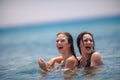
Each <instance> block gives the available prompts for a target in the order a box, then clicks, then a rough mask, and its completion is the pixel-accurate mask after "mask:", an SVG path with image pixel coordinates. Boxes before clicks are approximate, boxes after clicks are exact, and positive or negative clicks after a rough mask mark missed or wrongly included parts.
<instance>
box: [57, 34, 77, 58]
mask: <svg viewBox="0 0 120 80" xmlns="http://www.w3.org/2000/svg"><path fill="white" fill-rule="evenodd" d="M59 34H65V35H66V36H67V37H68V43H70V44H71V46H70V50H71V52H72V55H74V56H75V57H76V53H75V50H74V45H73V38H72V36H71V34H70V33H68V32H60V33H58V34H57V36H58V35H59ZM76 59H77V57H76Z"/></svg>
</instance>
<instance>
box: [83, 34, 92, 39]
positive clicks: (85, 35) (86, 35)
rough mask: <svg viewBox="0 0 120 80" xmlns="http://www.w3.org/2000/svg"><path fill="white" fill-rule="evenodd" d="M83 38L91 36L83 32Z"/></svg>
mask: <svg viewBox="0 0 120 80" xmlns="http://www.w3.org/2000/svg"><path fill="white" fill-rule="evenodd" d="M83 38H91V39H92V36H91V35H90V34H84V35H83Z"/></svg>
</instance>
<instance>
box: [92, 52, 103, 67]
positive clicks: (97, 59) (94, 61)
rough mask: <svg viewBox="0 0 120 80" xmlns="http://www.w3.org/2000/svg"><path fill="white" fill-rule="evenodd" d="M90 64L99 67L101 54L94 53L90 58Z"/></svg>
mask: <svg viewBox="0 0 120 80" xmlns="http://www.w3.org/2000/svg"><path fill="white" fill-rule="evenodd" d="M91 63H92V65H95V66H97V65H100V64H102V63H103V61H102V57H101V54H100V53H99V52H94V53H93V54H92V57H91Z"/></svg>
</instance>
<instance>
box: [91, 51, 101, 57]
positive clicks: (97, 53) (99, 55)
mask: <svg viewBox="0 0 120 80" xmlns="http://www.w3.org/2000/svg"><path fill="white" fill-rule="evenodd" d="M92 57H93V58H99V57H101V54H100V53H99V52H94V53H93V54H92Z"/></svg>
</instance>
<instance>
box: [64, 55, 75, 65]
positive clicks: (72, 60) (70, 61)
mask: <svg viewBox="0 0 120 80" xmlns="http://www.w3.org/2000/svg"><path fill="white" fill-rule="evenodd" d="M66 62H67V63H70V64H74V65H76V64H77V59H76V58H75V57H74V56H71V57H69V58H68V59H67V60H66Z"/></svg>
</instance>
